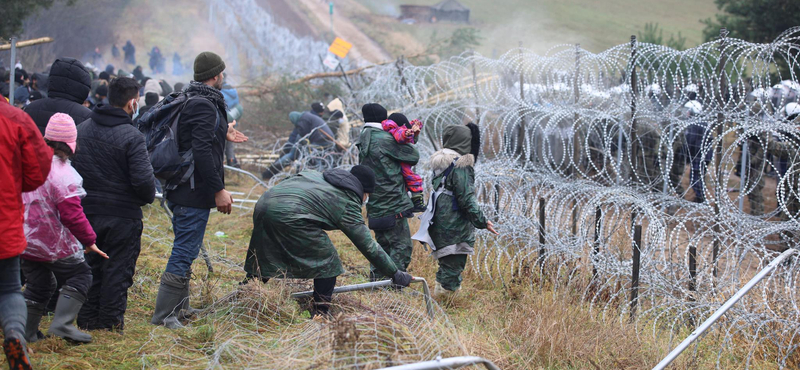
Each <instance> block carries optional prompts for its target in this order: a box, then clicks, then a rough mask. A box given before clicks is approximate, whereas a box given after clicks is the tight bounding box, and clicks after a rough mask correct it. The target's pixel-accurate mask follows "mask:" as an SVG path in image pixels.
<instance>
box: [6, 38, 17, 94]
mask: <svg viewBox="0 0 800 370" xmlns="http://www.w3.org/2000/svg"><path fill="white" fill-rule="evenodd" d="M15 64H17V37H16V36H11V69H9V72H8V73H9V81H8V84H9V85H8V102H9V104H11V105H14V90H16V87H14V80H15V78H16V76H14V75H15V74H16V68H14V65H15Z"/></svg>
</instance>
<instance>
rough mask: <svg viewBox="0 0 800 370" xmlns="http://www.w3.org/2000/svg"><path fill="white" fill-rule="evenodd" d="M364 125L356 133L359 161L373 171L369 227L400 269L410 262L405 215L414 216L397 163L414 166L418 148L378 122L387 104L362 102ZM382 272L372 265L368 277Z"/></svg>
mask: <svg viewBox="0 0 800 370" xmlns="http://www.w3.org/2000/svg"><path fill="white" fill-rule="evenodd" d="M361 113H362V114H363V115H364V122H365V123H364V128H363V129H362V130H361V134H360V136H359V142H358V144H356V146H358V154H359V161H360V164H362V165H364V166H367V167H369V168H370V169H372V170H373V171H374V172H375V177H376V179H377V180H376V181H375V193H374V194H373V195H372V198H371V199H370V202H369V203H367V218H368V219H369V228H370V229H372V230H373V231H375V240H377V241H378V244H380V245H381V247H382V248H383V250H385V251H386V253H387V254H389V256H391V257H392V261H394V264H395V265H397V268H399V269H400V270H402V271H406V269H408V265H409V264H410V263H411V252H412V244H411V232H410V230H409V229H408V220H407V218H409V217H413V215H414V214H413V213H412V212H411V210H412V209H413V208H414V204H413V203H412V202H411V198H409V197H408V189H407V188H406V182H405V179H404V178H403V172H402V168H401V166H400V163H407V164H408V165H410V166H414V165H416V164H417V162H419V151H417V148H415V147H414V146H413V145H409V144H399V143H398V142H397V141H396V140H395V139H394V137H393V136H392V134H390V133H388V132H386V131H384V130H383V125H382V124H381V122H383V121H385V120H386V119H387V116H386V108H384V107H382V106H381V105H380V104H375V103H370V104H365V105H364V106H363V107H362V108H361ZM382 277H383V274H382V272H380V271H379V269H377V268H376V267H375V266H372V267H371V270H370V280H373V281H374V280H380V279H381V278H382Z"/></svg>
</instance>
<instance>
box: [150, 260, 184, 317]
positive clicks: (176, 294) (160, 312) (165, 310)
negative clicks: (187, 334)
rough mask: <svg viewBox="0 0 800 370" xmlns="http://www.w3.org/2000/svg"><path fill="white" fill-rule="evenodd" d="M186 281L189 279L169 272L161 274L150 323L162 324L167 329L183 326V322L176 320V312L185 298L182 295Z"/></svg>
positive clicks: (177, 312)
mask: <svg viewBox="0 0 800 370" xmlns="http://www.w3.org/2000/svg"><path fill="white" fill-rule="evenodd" d="M188 283H189V279H187V278H185V277H182V276H178V275H175V274H170V273H169V272H164V274H163V275H161V285H159V286H158V296H157V297H156V309H155V312H154V313H153V318H152V319H151V320H150V323H151V324H153V325H164V326H165V327H166V328H167V329H178V328H181V327H183V324H181V322H180V321H178V314H179V313H180V312H179V311H180V310H181V306H182V305H183V301H184V298H185V297H184V296H183V292H184V288H185V287H186V286H187V285H188ZM187 292H188V290H187Z"/></svg>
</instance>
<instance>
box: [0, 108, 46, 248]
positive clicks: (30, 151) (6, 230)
mask: <svg viewBox="0 0 800 370" xmlns="http://www.w3.org/2000/svg"><path fill="white" fill-rule="evenodd" d="M52 158H53V151H52V150H51V149H50V147H48V146H47V144H45V143H44V139H42V134H41V133H40V132H39V129H38V128H37V127H36V124H35V123H33V120H32V119H31V117H30V116H28V114H27V113H25V112H23V111H22V110H21V109H17V108H14V107H12V106H11V105H10V104H8V102H6V100H5V99H0V241H2V242H0V259H7V258H11V257H16V256H18V255H19V254H20V253H22V251H24V250H25V246H26V245H27V243H26V242H25V233H24V232H23V229H22V225H23V224H24V217H25V216H24V212H23V208H22V192H25V191H32V190H36V188H38V187H39V186H41V185H42V184H44V181H45V180H46V179H47V175H48V174H49V173H50V162H51V161H52Z"/></svg>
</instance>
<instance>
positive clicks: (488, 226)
mask: <svg viewBox="0 0 800 370" xmlns="http://www.w3.org/2000/svg"><path fill="white" fill-rule="evenodd" d="M486 230H489V231H490V232H492V233H494V235H500V233H498V232H497V230H495V229H494V224H493V223H492V221H486Z"/></svg>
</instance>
